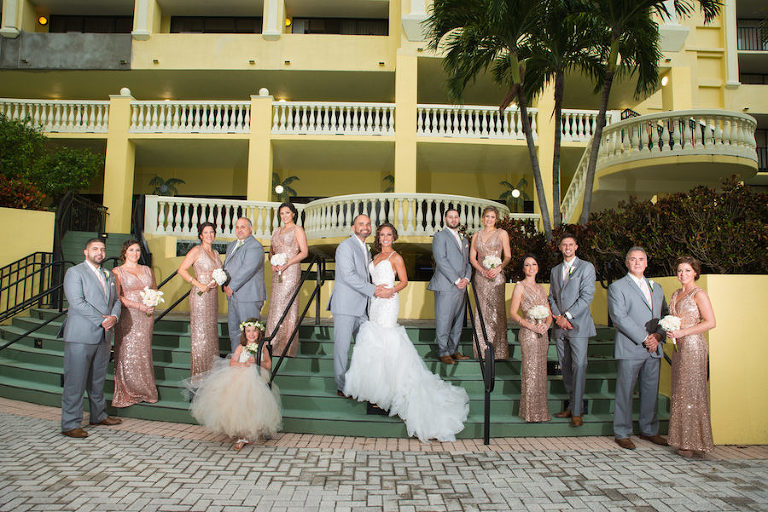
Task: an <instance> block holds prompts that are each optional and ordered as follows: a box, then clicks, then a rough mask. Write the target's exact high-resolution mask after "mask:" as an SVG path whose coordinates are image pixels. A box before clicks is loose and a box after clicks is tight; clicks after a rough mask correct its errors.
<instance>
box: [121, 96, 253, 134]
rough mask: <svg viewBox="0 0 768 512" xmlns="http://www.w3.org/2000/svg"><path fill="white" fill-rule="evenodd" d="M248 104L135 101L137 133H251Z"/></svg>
mask: <svg viewBox="0 0 768 512" xmlns="http://www.w3.org/2000/svg"><path fill="white" fill-rule="evenodd" d="M250 126H251V104H250V102H248V101H175V100H174V101H170V100H169V101H131V128H130V131H131V132H134V133H248V132H249V131H250Z"/></svg>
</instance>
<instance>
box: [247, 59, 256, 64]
mask: <svg viewBox="0 0 768 512" xmlns="http://www.w3.org/2000/svg"><path fill="white" fill-rule="evenodd" d="M248 64H256V61H255V60H254V59H249V60H248Z"/></svg>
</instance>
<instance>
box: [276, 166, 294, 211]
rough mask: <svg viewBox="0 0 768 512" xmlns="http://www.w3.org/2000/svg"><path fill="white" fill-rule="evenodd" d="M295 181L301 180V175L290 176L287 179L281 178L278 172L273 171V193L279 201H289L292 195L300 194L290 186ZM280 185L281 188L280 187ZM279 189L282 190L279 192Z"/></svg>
mask: <svg viewBox="0 0 768 512" xmlns="http://www.w3.org/2000/svg"><path fill="white" fill-rule="evenodd" d="M294 181H299V177H298V176H288V177H287V178H285V179H281V178H280V175H279V174H278V173H276V172H273V173H272V186H273V187H274V188H273V189H272V193H273V194H274V195H275V196H276V197H277V200H278V201H279V202H281V203H287V202H288V201H290V199H291V197H296V196H297V195H299V194H298V193H297V192H296V190H294V189H293V188H292V187H290V186H289V185H290V184H291V183H293V182H294ZM278 187H280V188H279V189H278ZM278 190H280V192H278Z"/></svg>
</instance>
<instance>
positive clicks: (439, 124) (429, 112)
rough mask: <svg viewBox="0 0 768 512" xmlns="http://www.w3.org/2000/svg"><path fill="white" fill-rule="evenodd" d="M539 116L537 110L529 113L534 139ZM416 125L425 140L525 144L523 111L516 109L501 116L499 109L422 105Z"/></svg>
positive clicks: (418, 132)
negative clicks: (475, 139)
mask: <svg viewBox="0 0 768 512" xmlns="http://www.w3.org/2000/svg"><path fill="white" fill-rule="evenodd" d="M536 113H537V110H536V109H535V108H529V109H528V116H529V119H530V122H531V129H532V131H533V136H534V139H535V138H536ZM416 123H417V126H416V133H417V135H420V136H424V137H466V138H483V139H520V140H525V133H524V132H523V123H522V121H521V118H520V110H519V109H518V108H516V107H514V108H512V107H511V108H507V109H506V110H505V111H504V113H503V114H500V113H499V109H498V108H497V107H485V106H471V105H432V104H419V105H417V106H416Z"/></svg>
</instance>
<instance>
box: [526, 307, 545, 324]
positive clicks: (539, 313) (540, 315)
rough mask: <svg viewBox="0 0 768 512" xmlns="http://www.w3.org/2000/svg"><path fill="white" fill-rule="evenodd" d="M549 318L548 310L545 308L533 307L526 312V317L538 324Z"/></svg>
mask: <svg viewBox="0 0 768 512" xmlns="http://www.w3.org/2000/svg"><path fill="white" fill-rule="evenodd" d="M548 316H549V309H547V307H546V306H541V305H539V306H533V307H532V308H531V309H529V310H528V317H529V318H532V319H533V320H535V321H536V323H537V324H540V323H541V321H542V320H544V319H545V318H547V317H548Z"/></svg>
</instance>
